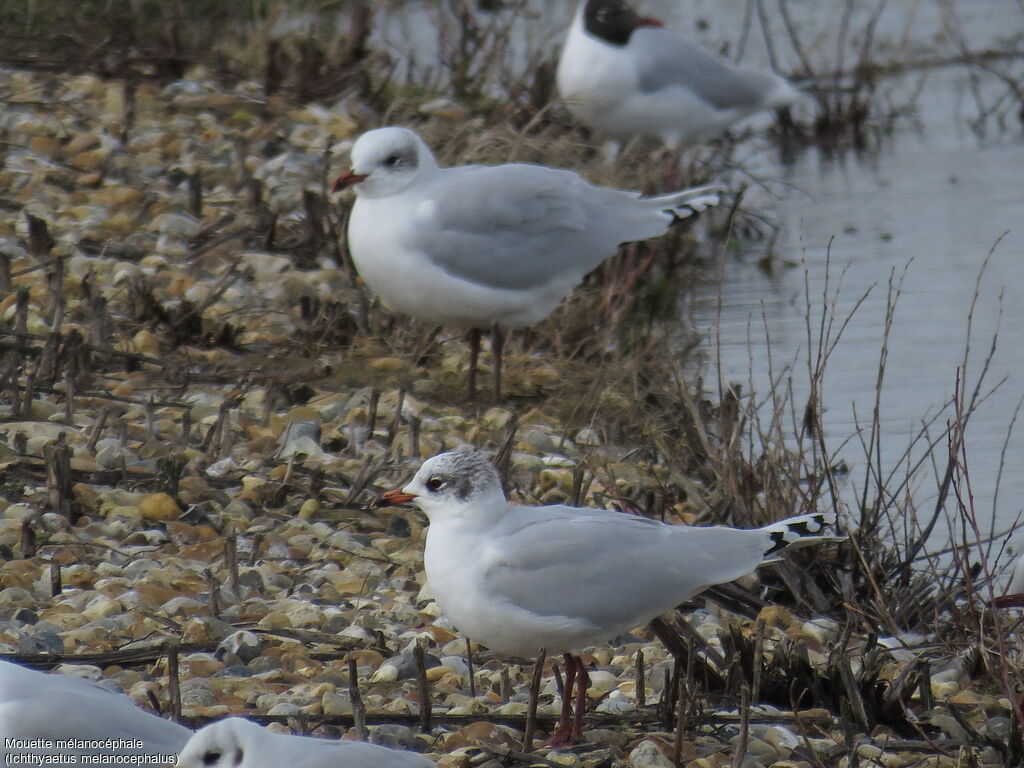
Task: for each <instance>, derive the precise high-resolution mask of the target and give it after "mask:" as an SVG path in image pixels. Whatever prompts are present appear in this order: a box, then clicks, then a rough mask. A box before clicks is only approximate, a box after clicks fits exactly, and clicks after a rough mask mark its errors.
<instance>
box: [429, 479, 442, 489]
mask: <svg viewBox="0 0 1024 768" xmlns="http://www.w3.org/2000/svg"><path fill="white" fill-rule="evenodd" d="M444 486H445V482H444V480H442V479H441V478H440V477H432V478H430V479H429V480H427V488H429V489H430V490H432V491H440V490H441V489H442V488H444Z"/></svg>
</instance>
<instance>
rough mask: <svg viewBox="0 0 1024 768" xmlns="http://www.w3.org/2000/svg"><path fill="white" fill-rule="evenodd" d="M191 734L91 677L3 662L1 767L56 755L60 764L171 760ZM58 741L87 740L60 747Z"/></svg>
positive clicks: (0, 665)
mask: <svg viewBox="0 0 1024 768" xmlns="http://www.w3.org/2000/svg"><path fill="white" fill-rule="evenodd" d="M191 735H192V731H190V730H189V729H188V728H185V727H184V726H181V725H178V724H177V723H172V722H171V721H169V720H164V719H162V718H160V717H157V716H156V715H151V714H149V713H148V712H145V711H144V710H142V709H139V708H138V707H137V706H135V702H133V701H132V700H131V699H130V698H128V697H127V696H125V695H123V694H119V693H113V692H112V691H108V690H107V689H106V688H103V687H101V686H99V685H96V684H95V683H91V682H89V681H88V680H84V679H82V678H79V677H74V676H72V675H61V674H50V675H48V674H45V673H43V672H37V671H35V670H33V669H27V668H25V667H22V666H20V665H18V664H14V663H12V662H9V661H0V766H6V765H15V764H20V765H28V764H29V762H28V761H30V760H32V759H33V758H39V759H43V760H46V759H47V758H49V760H51V761H52V760H54V759H55V758H56V756H60V759H58V760H57V762H61V761H62V760H63V762H65V763H67V762H70V761H74V762H82V758H83V757H84V756H86V755H100V756H106V757H107V758H108V759H112V758H114V757H115V756H119V757H125V756H131V755H134V756H139V755H150V756H156V755H164V756H166V757H167V758H168V759H167V762H168V763H171V762H173V761H174V755H177V754H178V752H179V751H180V750H181V748H182V747H183V746H184V745H185V742H186V741H188V739H189V737H190V736H191ZM58 739H60V740H62V741H65V740H67V739H77V740H82V741H84V742H86V743H81V742H75V746H72V747H60V748H58V747H57V746H56V744H55V742H56V741H57V740H58ZM8 740H19V742H20V741H26V742H31V741H32V740H39V741H37V742H36V744H37V745H39V746H36V747H34V748H28V747H24V746H21V745H20V744H17V743H15V742H12V741H8ZM109 740H113V742H110V741H109ZM88 742H98V745H94V744H90V743H88ZM46 743H50V744H51V745H52V746H49V747H47V746H45V744H46ZM24 755H30V756H31V757H29V758H27V759H26V758H23V757H22V756H24ZM32 764H37V763H32ZM150 764H152V765H161V764H162V763H159V762H155V763H150Z"/></svg>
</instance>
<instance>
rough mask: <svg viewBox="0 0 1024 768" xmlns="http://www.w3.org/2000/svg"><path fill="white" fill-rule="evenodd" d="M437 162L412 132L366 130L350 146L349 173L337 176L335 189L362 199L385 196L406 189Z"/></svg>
mask: <svg viewBox="0 0 1024 768" xmlns="http://www.w3.org/2000/svg"><path fill="white" fill-rule="evenodd" d="M433 168H437V162H436V161H435V160H434V156H433V154H431V152H430V149H429V148H428V147H427V145H426V144H424V143H423V139H421V138H420V137H419V136H418V135H417V134H416V132H415V131H410V130H409V129H408V128H399V127H397V126H389V127H387V128H378V129H376V130H374V131H368V132H367V133H364V134H363V135H362V136H360V137H359V138H358V139H357V140H356V143H355V144H354V145H353V146H352V170H350V171H349V172H348V173H344V174H342V175H341V176H339V177H338V178H337V179H336V180H335V182H334V190H335V191H338V190H339V189H343V188H345V187H355V190H356V192H357V193H358V194H359V195H362V196H364V197H387V196H388V195H395V194H398V193H399V192H403V191H404V190H406V189H407V188H408V187H409V185H411V184H412V183H413V182H414V181H415V180H416V178H417V176H419V175H420V173H421V172H422V171H423V170H425V169H433Z"/></svg>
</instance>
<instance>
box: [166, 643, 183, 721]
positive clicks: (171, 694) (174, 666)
mask: <svg viewBox="0 0 1024 768" xmlns="http://www.w3.org/2000/svg"><path fill="white" fill-rule="evenodd" d="M178 650H179V643H178V640H177V639H175V638H171V639H170V640H168V641H167V645H166V652H167V698H168V699H169V701H168V703H169V705H170V713H171V717H172V718H174V719H175V720H177V719H178V718H179V717H181V686H180V684H179V683H178Z"/></svg>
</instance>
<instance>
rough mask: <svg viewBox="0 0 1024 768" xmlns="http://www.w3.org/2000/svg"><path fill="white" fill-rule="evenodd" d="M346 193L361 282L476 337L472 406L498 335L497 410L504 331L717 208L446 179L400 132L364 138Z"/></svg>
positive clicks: (556, 179)
mask: <svg viewBox="0 0 1024 768" xmlns="http://www.w3.org/2000/svg"><path fill="white" fill-rule="evenodd" d="M347 186H352V187H354V188H355V191H356V194H357V196H358V197H357V199H356V202H355V205H354V206H353V208H352V215H351V217H350V219H349V223H348V246H349V250H350V251H351V253H352V260H353V261H354V262H355V266H356V269H357V270H358V271H359V274H360V275H361V276H362V278H363V279H364V280H365V281H366V284H367V285H368V286H369V287H370V289H371V290H373V291H374V292H375V293H376V294H378V295H379V296H380V297H381V299H382V300H383V301H384V303H385V304H387V305H388V306H389V307H390V308H391V309H393V310H394V311H396V312H401V313H402V314H406V315H412V316H413V317H416V318H419V319H421V320H426V321H429V322H432V323H436V324H438V325H454V326H461V327H468V328H470V329H471V332H470V369H469V392H470V397H471V398H472V397H473V395H474V389H475V383H476V381H475V376H476V361H477V354H478V349H479V342H480V329H483V328H490V329H491V347H492V351H493V353H494V392H495V399H499V398H500V395H501V350H502V343H503V339H504V334H505V332H506V331H507V330H509V329H511V328H519V327H522V326H526V325H531V324H533V323H536V322H537V321H539V320H541V319H543V318H544V317H546V316H547V315H549V314H550V313H551V312H552V311H553V310H554V309H555V307H557V306H558V304H559V303H560V302H561V301H562V299H564V298H565V297H566V296H567V295H568V294H569V293H570V292H571V291H572V289H573V288H575V287H576V286H577V285H579V283H580V281H581V280H583V277H584V276H585V275H586V274H587V273H588V272H590V271H591V270H592V269H594V267H596V266H597V265H598V264H600V263H601V262H602V261H603V260H604V259H606V258H607V257H609V256H611V255H612V254H614V253H615V251H616V250H617V248H618V247H619V245H620V244H621V243H628V242H633V241H636V240H646V239H647V238H651V237H658V236H660V235H663V234H665V232H666V231H667V230H668V228H669V227H670V226H671V225H672V223H673V222H675V221H677V220H679V219H682V218H685V217H687V216H690V215H692V214H693V213H695V212H699V211H702V210H704V209H705V208H707V207H708V206H711V205H715V204H717V203H718V199H719V198H718V191H719V190H718V188H716V187H699V188H695V189H687V190H683V191H680V192H673V193H671V194H667V195H658V196H657V197H641V196H640V193H639V192H634V191H631V190H621V189H611V188H608V187H598V186H595V185H593V184H590V183H588V182H587V181H585V180H584V179H583V178H582V177H580V176H579V175H578V174H576V173H573V172H572V171H566V170H560V169H556V168H550V167H548V166H545V165H532V164H527V163H512V164H508V165H495V166H487V165H464V166H458V167H453V168H441V167H440V166H438V164H437V161H436V160H434V156H433V155H432V154H431V152H430V150H429V149H428V148H427V146H426V144H424V143H423V141H422V139H420V137H419V136H418V135H417V134H416V133H414V132H413V131H411V130H408V129H406V128H398V127H393V126H392V127H387V128H379V129H377V130H374V131H370V132H368V133H365V134H363V135H362V136H360V137H359V139H358V140H357V141H356V143H355V145H354V146H353V147H352V170H351V171H349V172H348V173H345V174H343V175H342V176H340V177H339V178H338V180H337V181H336V182H335V185H334V188H335V189H336V190H337V189H341V188H343V187H347Z"/></svg>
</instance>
